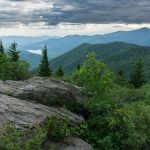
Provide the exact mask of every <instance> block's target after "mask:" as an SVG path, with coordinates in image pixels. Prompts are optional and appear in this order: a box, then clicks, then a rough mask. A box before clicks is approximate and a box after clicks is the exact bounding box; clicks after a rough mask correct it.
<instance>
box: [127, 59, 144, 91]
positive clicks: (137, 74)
mask: <svg viewBox="0 0 150 150" xmlns="http://www.w3.org/2000/svg"><path fill="white" fill-rule="evenodd" d="M129 82H130V83H131V84H132V85H133V86H134V87H135V88H140V87H141V86H142V85H143V84H144V83H145V79H144V73H143V62H142V59H140V60H139V61H137V63H136V65H135V69H134V71H133V73H132V74H131V76H130V81H129Z"/></svg>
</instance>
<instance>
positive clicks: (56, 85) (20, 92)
mask: <svg viewBox="0 0 150 150" xmlns="http://www.w3.org/2000/svg"><path fill="white" fill-rule="evenodd" d="M0 93H2V94H5V95H11V96H12V97H16V98H19V99H22V100H34V101H37V102H40V103H42V104H47V105H51V104H53V103H55V104H57V105H60V106H63V105H65V104H69V103H74V102H82V101H84V99H85V98H86V94H85V93H84V90H83V89H82V88H80V87H77V86H75V85H71V84H69V83H66V82H64V81H62V80H60V79H49V78H41V77H33V78H30V79H28V80H26V81H0Z"/></svg>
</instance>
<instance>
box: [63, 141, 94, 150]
mask: <svg viewBox="0 0 150 150" xmlns="http://www.w3.org/2000/svg"><path fill="white" fill-rule="evenodd" d="M65 142H66V145H67V146H66V147H65V148H63V149H62V150H93V148H92V146H91V145H90V144H88V143H86V142H85V141H83V140H81V139H79V138H68V139H66V140H65Z"/></svg>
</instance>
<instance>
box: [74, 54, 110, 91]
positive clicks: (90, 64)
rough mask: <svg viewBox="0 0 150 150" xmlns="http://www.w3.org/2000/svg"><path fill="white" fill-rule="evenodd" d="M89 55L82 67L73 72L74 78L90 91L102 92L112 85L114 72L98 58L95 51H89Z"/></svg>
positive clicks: (78, 83)
mask: <svg viewBox="0 0 150 150" xmlns="http://www.w3.org/2000/svg"><path fill="white" fill-rule="evenodd" d="M87 57H88V58H87V60H85V61H84V63H83V65H82V66H81V67H80V69H77V70H76V71H75V72H74V73H73V76H72V79H73V80H74V83H76V84H77V85H79V86H83V87H85V88H86V89H87V90H88V91H91V92H95V93H102V92H103V91H105V90H107V89H108V88H110V87H111V84H112V73H111V72H109V71H108V69H107V68H106V65H105V64H104V63H101V62H100V61H99V60H96V55H95V53H89V54H88V56H87Z"/></svg>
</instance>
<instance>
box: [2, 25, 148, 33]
mask: <svg viewBox="0 0 150 150" xmlns="http://www.w3.org/2000/svg"><path fill="white" fill-rule="evenodd" d="M41 26H42V28H41ZM142 27H149V28H150V24H119V23H118V24H115V23H111V24H70V23H60V24H58V25H57V26H48V25H46V23H43V22H41V23H38V25H37V23H35V24H34V23H32V24H29V26H25V25H23V24H19V23H18V27H16V28H0V36H2V35H3V36H6V35H26V36H39V35H49V36H65V35H72V34H80V35H94V34H105V33H110V32H115V31H128V30H133V29H138V28H142Z"/></svg>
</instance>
